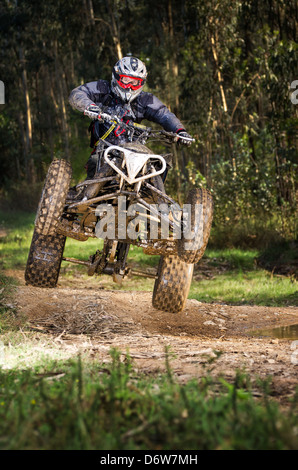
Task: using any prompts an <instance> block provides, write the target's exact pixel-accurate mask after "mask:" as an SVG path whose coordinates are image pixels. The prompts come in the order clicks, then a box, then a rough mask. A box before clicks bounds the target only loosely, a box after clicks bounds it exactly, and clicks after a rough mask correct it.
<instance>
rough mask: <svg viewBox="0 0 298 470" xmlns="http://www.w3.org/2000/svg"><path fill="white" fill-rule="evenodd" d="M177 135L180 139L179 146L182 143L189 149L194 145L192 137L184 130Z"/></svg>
mask: <svg viewBox="0 0 298 470" xmlns="http://www.w3.org/2000/svg"><path fill="white" fill-rule="evenodd" d="M177 134H178V137H179V140H178V144H179V143H180V144H183V145H187V146H188V147H189V146H190V145H191V144H192V137H191V135H189V134H188V133H187V132H186V131H183V130H181V131H177ZM188 139H191V140H188Z"/></svg>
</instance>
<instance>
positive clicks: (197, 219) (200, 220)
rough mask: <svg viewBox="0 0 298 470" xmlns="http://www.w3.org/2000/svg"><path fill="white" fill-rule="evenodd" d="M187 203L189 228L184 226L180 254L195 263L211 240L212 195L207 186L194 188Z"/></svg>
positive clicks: (184, 259)
mask: <svg viewBox="0 0 298 470" xmlns="http://www.w3.org/2000/svg"><path fill="white" fill-rule="evenodd" d="M186 204H187V205H188V209H189V211H188V221H187V228H186V229H185V228H183V233H182V237H181V239H179V240H178V244H177V249H178V256H179V258H180V259H181V260H182V261H184V262H185V263H190V264H195V263H198V261H199V260H200V259H201V258H202V256H203V254H204V252H205V250H206V246H207V243H208V240H209V236H210V230H211V225H212V218H213V201H212V196H211V194H210V192H209V191H208V190H207V189H205V188H196V189H192V190H191V191H190V192H189V194H188V197H187V200H186ZM186 207H187V206H186Z"/></svg>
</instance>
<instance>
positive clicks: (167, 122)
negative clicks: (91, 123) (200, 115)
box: [69, 80, 185, 143]
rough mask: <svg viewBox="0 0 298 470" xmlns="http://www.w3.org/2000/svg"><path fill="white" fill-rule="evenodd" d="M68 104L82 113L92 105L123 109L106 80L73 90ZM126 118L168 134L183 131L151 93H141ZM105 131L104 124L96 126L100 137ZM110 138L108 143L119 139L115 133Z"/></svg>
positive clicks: (86, 84)
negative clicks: (149, 122) (146, 123)
mask: <svg viewBox="0 0 298 470" xmlns="http://www.w3.org/2000/svg"><path fill="white" fill-rule="evenodd" d="M69 102H70V104H71V106H72V107H73V108H74V109H78V110H79V111H82V112H83V111H84V110H85V109H86V108H87V106H89V105H90V104H92V103H94V104H96V105H98V106H100V105H103V106H108V107H110V108H113V109H114V108H116V107H117V106H124V107H125V105H123V103H122V101H121V100H120V98H118V97H117V96H115V95H114V94H113V92H112V90H111V86H110V83H109V82H108V81H106V80H98V81H97V82H89V83H85V84H84V85H81V86H79V87H77V88H75V89H74V90H72V92H71V93H70V96H69ZM126 106H127V105H126ZM126 118H127V119H131V120H133V121H134V122H137V123H140V122H141V121H142V120H143V119H147V120H148V121H152V122H156V123H157V124H160V125H161V126H162V127H163V128H164V129H165V130H166V131H169V132H177V131H178V130H185V129H184V126H183V124H182V123H181V122H180V121H179V119H178V118H177V117H176V116H175V114H173V113H172V112H171V111H170V110H169V109H168V108H167V107H166V106H165V105H164V104H163V103H162V102H161V101H160V100H159V99H158V98H156V96H154V95H152V93H147V92H144V91H142V92H141V93H140V94H139V95H138V96H137V97H136V98H135V100H133V101H132V103H131V113H130V114H129V113H128V114H127V115H126ZM106 130H107V125H106V124H98V126H97V132H98V133H99V135H100V136H101V135H103V134H104V133H105V132H106ZM111 137H112V136H109V139H108V140H109V141H111V140H112V141H114V142H115V141H116V140H118V139H119V137H118V136H117V135H116V134H115V133H114V135H113V138H112V139H111ZM115 137H116V139H115ZM122 138H124V136H123V137H122ZM122 138H121V140H122ZM118 141H119V140H118ZM114 142H112V143H114Z"/></svg>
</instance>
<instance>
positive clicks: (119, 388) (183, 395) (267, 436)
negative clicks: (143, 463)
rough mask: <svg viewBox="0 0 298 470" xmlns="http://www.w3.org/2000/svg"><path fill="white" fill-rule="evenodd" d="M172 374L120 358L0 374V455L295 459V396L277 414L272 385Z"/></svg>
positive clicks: (242, 379) (240, 377) (113, 352)
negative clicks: (248, 453) (194, 454)
mask: <svg viewBox="0 0 298 470" xmlns="http://www.w3.org/2000/svg"><path fill="white" fill-rule="evenodd" d="M165 353H166V359H165V360H166V365H167V373H165V374H157V375H155V376H146V375H144V374H140V373H139V372H137V371H136V370H135V369H134V365H133V362H132V361H131V359H130V357H129V355H128V354H127V355H126V358H125V361H121V358H120V353H119V352H118V351H117V350H116V349H112V350H111V351H110V356H111V360H110V362H108V363H106V364H96V363H88V362H86V361H83V360H82V359H81V358H80V357H78V358H77V359H75V360H74V359H71V360H68V361H64V362H59V361H57V362H56V363H52V364H46V365H44V366H43V367H37V368H35V369H31V370H30V369H28V370H10V371H5V370H1V369H0V384H1V385H0V436H1V438H0V449H2V450H3V449H5V450H32V449H35V450H36V449H40V450H54V449H55V450H60V449H63V450H93V449H96V450H110V451H111V450H118V451H119V450H158V451H160V450H192V449H194V450H214V449H217V450H224V449H228V450H229V449H233V450H257V449H262V450H270V449H272V450H273V449H274V450H291V449H295V448H296V447H297V424H298V422H297V415H295V410H296V407H297V397H295V398H294V399H293V400H292V403H291V406H290V408H289V409H288V410H287V411H286V412H283V413H281V411H280V409H279V407H278V405H277V404H276V403H275V402H274V401H272V400H271V399H270V385H269V382H268V381H266V382H259V383H258V384H256V385H254V389H255V387H257V388H258V390H259V391H260V394H261V395H262V396H263V398H262V399H261V400H258V401H256V399H254V397H253V390H252V386H251V383H250V380H249V378H248V377H247V376H245V375H243V374H241V373H238V374H237V375H236V378H235V381H234V383H231V384H230V383H227V382H225V381H224V380H223V379H219V380H217V381H214V380H213V379H211V378H210V377H209V375H208V371H207V370H206V376H204V377H201V378H200V379H199V380H198V379H196V380H191V381H189V382H188V383H186V384H184V385H181V384H179V383H178V382H177V381H176V380H175V379H174V378H173V376H172V373H171V367H170V358H171V354H170V351H169V350H168V349H166V351H165Z"/></svg>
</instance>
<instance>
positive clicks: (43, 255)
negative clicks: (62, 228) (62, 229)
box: [25, 230, 66, 287]
mask: <svg viewBox="0 0 298 470" xmlns="http://www.w3.org/2000/svg"><path fill="white" fill-rule="evenodd" d="M65 240H66V237H65V236H64V235H61V234H59V233H56V234H55V235H41V234H39V233H37V232H36V230H35V231H34V233H33V237H32V241H31V246H30V251H29V256H28V260H27V265H26V270H25V281H26V284H30V285H31V286H35V287H56V285H57V281H58V277H59V272H60V266H61V261H62V257H63V251H64V245H65Z"/></svg>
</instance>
